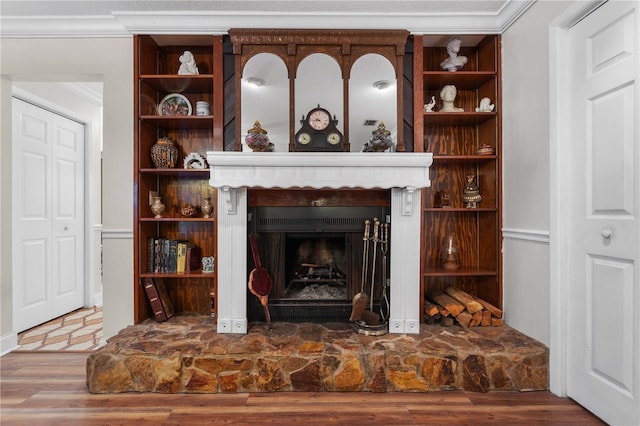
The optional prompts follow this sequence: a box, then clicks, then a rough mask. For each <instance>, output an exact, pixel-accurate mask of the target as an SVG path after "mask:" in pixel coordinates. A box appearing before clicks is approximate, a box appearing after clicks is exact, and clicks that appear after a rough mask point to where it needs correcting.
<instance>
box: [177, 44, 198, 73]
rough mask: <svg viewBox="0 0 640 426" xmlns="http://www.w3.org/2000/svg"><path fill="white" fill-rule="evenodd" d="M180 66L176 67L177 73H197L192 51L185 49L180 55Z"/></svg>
mask: <svg viewBox="0 0 640 426" xmlns="http://www.w3.org/2000/svg"><path fill="white" fill-rule="evenodd" d="M179 59H180V68H179V69H178V74H179V75H197V74H200V73H199V72H198V67H197V66H196V60H195V58H194V57H193V53H191V52H189V51H188V50H185V51H184V53H183V54H182V55H181V56H180V58H179Z"/></svg>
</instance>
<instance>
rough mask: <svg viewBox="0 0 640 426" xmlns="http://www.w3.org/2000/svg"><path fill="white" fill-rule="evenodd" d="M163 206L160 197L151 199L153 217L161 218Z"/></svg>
mask: <svg viewBox="0 0 640 426" xmlns="http://www.w3.org/2000/svg"><path fill="white" fill-rule="evenodd" d="M164 209H165V207H164V204H162V197H153V204H151V213H153V214H154V215H155V217H157V218H158V217H162V213H164Z"/></svg>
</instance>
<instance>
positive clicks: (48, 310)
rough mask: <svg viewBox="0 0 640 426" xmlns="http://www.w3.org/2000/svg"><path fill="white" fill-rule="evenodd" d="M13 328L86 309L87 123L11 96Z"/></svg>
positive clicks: (23, 327)
mask: <svg viewBox="0 0 640 426" xmlns="http://www.w3.org/2000/svg"><path fill="white" fill-rule="evenodd" d="M12 108H13V113H12V114H13V125H12V129H13V130H12V131H13V136H12V137H13V142H12V144H13V167H12V168H13V183H12V187H13V194H12V201H13V211H12V217H13V248H14V250H13V293H14V327H15V330H16V331H18V332H20V331H23V330H26V329H28V328H30V327H33V326H35V325H38V324H41V323H43V322H46V321H49V320H51V319H53V318H56V317H58V316H60V315H63V314H65V313H67V312H70V311H72V310H74V309H77V308H80V307H82V306H83V302H84V283H83V276H84V250H83V241H84V234H83V233H84V206H83V203H84V200H83V192H84V185H83V182H84V126H83V125H82V124H79V123H76V122H75V121H72V120H69V119H66V118H64V117H61V116H59V115H57V114H54V113H52V112H50V111H46V110H43V109H41V108H38V107H36V106H34V105H31V104H28V103H26V102H23V101H21V100H18V99H13V101H12Z"/></svg>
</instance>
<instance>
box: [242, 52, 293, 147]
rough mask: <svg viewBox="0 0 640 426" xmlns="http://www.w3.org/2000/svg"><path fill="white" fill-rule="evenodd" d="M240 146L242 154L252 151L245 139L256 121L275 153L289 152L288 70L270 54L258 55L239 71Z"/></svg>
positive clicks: (280, 60)
mask: <svg viewBox="0 0 640 426" xmlns="http://www.w3.org/2000/svg"><path fill="white" fill-rule="evenodd" d="M240 102H241V105H242V115H241V117H240V120H241V129H242V133H241V136H240V137H241V143H242V150H243V151H251V148H249V147H248V146H247V145H246V143H245V141H244V139H245V136H246V134H247V131H249V129H251V128H253V126H254V123H255V122H256V121H259V122H260V125H261V127H262V128H263V129H264V130H266V131H267V132H268V133H267V136H269V141H270V142H271V143H273V144H274V151H277V152H286V151H288V150H289V75H288V72H287V66H286V64H285V63H284V61H283V60H282V58H280V57H279V56H277V55H275V54H273V53H258V54H257V55H254V56H252V57H251V58H249V60H248V61H247V62H246V64H245V66H244V69H243V70H242V90H241V100H240Z"/></svg>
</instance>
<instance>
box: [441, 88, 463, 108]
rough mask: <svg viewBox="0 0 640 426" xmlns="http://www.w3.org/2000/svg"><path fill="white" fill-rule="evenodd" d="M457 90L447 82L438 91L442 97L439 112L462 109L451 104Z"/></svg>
mask: <svg viewBox="0 0 640 426" xmlns="http://www.w3.org/2000/svg"><path fill="white" fill-rule="evenodd" d="M457 94H458V90H457V89H456V86H454V85H453V84H448V85H446V86H444V87H443V88H442V90H441V91H440V98H442V104H443V105H442V109H441V110H440V111H441V112H462V111H464V109H462V108H457V107H455V106H454V105H453V101H454V100H455V99H456V95H457Z"/></svg>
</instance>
